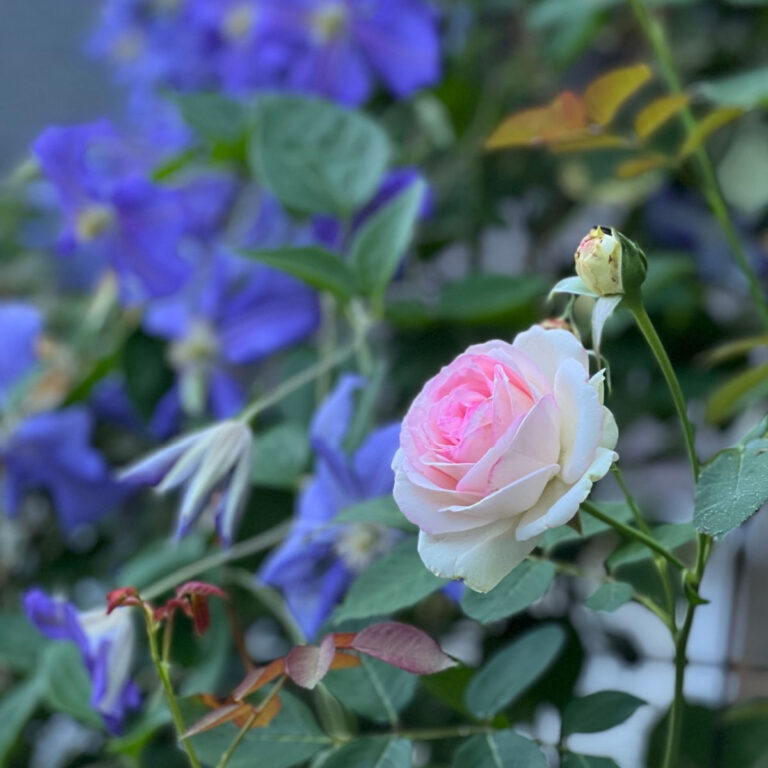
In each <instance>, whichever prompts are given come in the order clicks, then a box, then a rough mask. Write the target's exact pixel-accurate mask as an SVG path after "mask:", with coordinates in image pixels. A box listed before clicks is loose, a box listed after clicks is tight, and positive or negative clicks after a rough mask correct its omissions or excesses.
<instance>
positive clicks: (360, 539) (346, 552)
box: [336, 523, 391, 573]
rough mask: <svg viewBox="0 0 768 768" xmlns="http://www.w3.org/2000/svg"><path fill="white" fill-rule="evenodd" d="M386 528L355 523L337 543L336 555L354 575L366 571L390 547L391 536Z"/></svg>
mask: <svg viewBox="0 0 768 768" xmlns="http://www.w3.org/2000/svg"><path fill="white" fill-rule="evenodd" d="M388 533H389V532H388V531H387V529H386V528H384V526H381V525H377V524H375V523H355V524H353V525H350V526H348V527H347V528H346V529H345V530H344V532H343V533H342V534H341V536H340V537H339V539H338V540H337V541H336V553H337V554H338V556H339V557H340V558H341V559H342V560H343V561H344V564H345V565H346V566H347V568H349V570H350V571H353V572H354V573H360V572H361V571H364V570H365V569H366V568H367V567H368V566H369V565H370V564H371V562H372V561H373V560H374V559H375V558H376V557H378V556H379V555H383V554H384V553H385V552H386V551H387V550H388V549H389V546H390V543H391V536H389V535H388Z"/></svg>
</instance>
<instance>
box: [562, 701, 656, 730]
mask: <svg viewBox="0 0 768 768" xmlns="http://www.w3.org/2000/svg"><path fill="white" fill-rule="evenodd" d="M645 703H646V702H644V701H643V700H642V699H638V698H637V697H636V696H631V695H630V694H628V693H623V692H622V691H598V692H597V693H592V694H590V695H589V696H583V697H582V698H579V699H573V700H572V701H570V702H568V705H567V706H566V708H565V712H563V726H562V728H563V736H570V735H571V734H572V733H597V732H598V731H607V730H608V729H609V728H613V727H614V726H617V725H619V724H620V723H623V722H624V721H625V720H626V719H627V718H629V717H630V716H631V715H632V714H633V713H634V711H635V710H636V709H637V708H638V707H641V706H643V704H645Z"/></svg>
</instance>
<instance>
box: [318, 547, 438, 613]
mask: <svg viewBox="0 0 768 768" xmlns="http://www.w3.org/2000/svg"><path fill="white" fill-rule="evenodd" d="M444 584H445V581H444V580H443V579H438V578H437V576H435V575H433V574H432V573H430V571H428V570H427V568H426V566H425V565H424V563H422V562H421V558H420V557H419V553H418V552H417V551H416V541H415V540H414V539H413V538H408V539H406V540H405V541H401V542H400V543H399V544H398V545H397V546H396V547H395V548H394V549H393V550H392V551H391V552H390V553H389V554H387V555H384V557H382V558H380V559H379V560H376V561H375V562H374V563H372V564H371V565H370V566H368V568H367V569H366V570H365V571H363V573H362V574H361V575H360V576H358V577H357V579H356V580H355V581H354V582H353V583H352V586H351V587H350V589H349V592H347V596H346V597H345V598H344V602H343V603H342V604H341V606H340V607H339V608H337V609H336V611H335V612H334V615H333V622H334V623H336V624H338V623H339V622H342V621H346V620H348V619H367V618H370V617H371V616H383V615H385V614H389V613H394V612H395V611H400V610H402V609H403V608H410V607H411V606H412V605H415V604H416V603H418V602H419V601H420V600H423V599H424V598H425V597H427V596H428V595H431V594H432V593H433V592H435V591H437V590H438V589H440V587H442V586H443V585H444Z"/></svg>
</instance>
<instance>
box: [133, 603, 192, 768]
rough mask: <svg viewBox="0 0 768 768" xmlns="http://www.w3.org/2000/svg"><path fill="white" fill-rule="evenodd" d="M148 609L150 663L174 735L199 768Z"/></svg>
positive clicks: (146, 621) (145, 619)
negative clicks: (158, 682)
mask: <svg viewBox="0 0 768 768" xmlns="http://www.w3.org/2000/svg"><path fill="white" fill-rule="evenodd" d="M148 610H149V609H145V613H144V621H145V624H146V627H147V638H148V639H149V653H150V656H151V657H152V663H153V664H154V665H155V669H157V674H158V677H159V678H160V682H161V683H162V685H163V690H164V691H165V698H166V701H167V702H168V709H169V710H170V712H171V718H172V719H173V725H174V727H175V728H176V735H177V737H178V739H179V741H181V742H182V744H183V745H184V749H185V751H186V753H187V758H188V759H189V764H190V765H191V766H192V768H201V766H200V761H199V760H198V759H197V755H196V754H195V750H194V748H193V747H192V745H191V744H190V743H189V741H187V740H186V739H183V738H182V737H183V735H184V734H185V733H186V731H187V727H186V726H185V725H184V718H183V717H182V716H181V711H180V710H179V704H178V702H177V701H176V696H175V694H174V692H173V686H172V685H171V678H170V676H169V674H168V669H169V665H168V662H166V661H163V660H162V659H161V658H160V654H159V652H158V648H157V630H158V627H157V625H156V624H155V622H154V619H153V618H152V615H151V613H148V612H147V611H148Z"/></svg>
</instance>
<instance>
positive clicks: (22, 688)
mask: <svg viewBox="0 0 768 768" xmlns="http://www.w3.org/2000/svg"><path fill="white" fill-rule="evenodd" d="M42 693H43V686H42V685H41V681H40V679H39V678H37V677H33V678H31V679H30V680H27V681H26V682H24V683H20V684H19V685H17V686H16V687H15V688H11V689H10V690H9V691H7V692H6V693H5V694H4V695H3V697H2V698H1V699H0V765H5V759H6V757H7V755H8V753H9V752H10V751H11V748H12V747H13V745H14V744H15V743H16V740H17V739H18V738H19V734H20V733H21V730H22V728H24V725H25V724H26V722H27V720H29V718H30V717H32V715H33V713H34V711H35V710H36V709H37V706H38V704H39V703H40V698H41V695H42Z"/></svg>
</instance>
